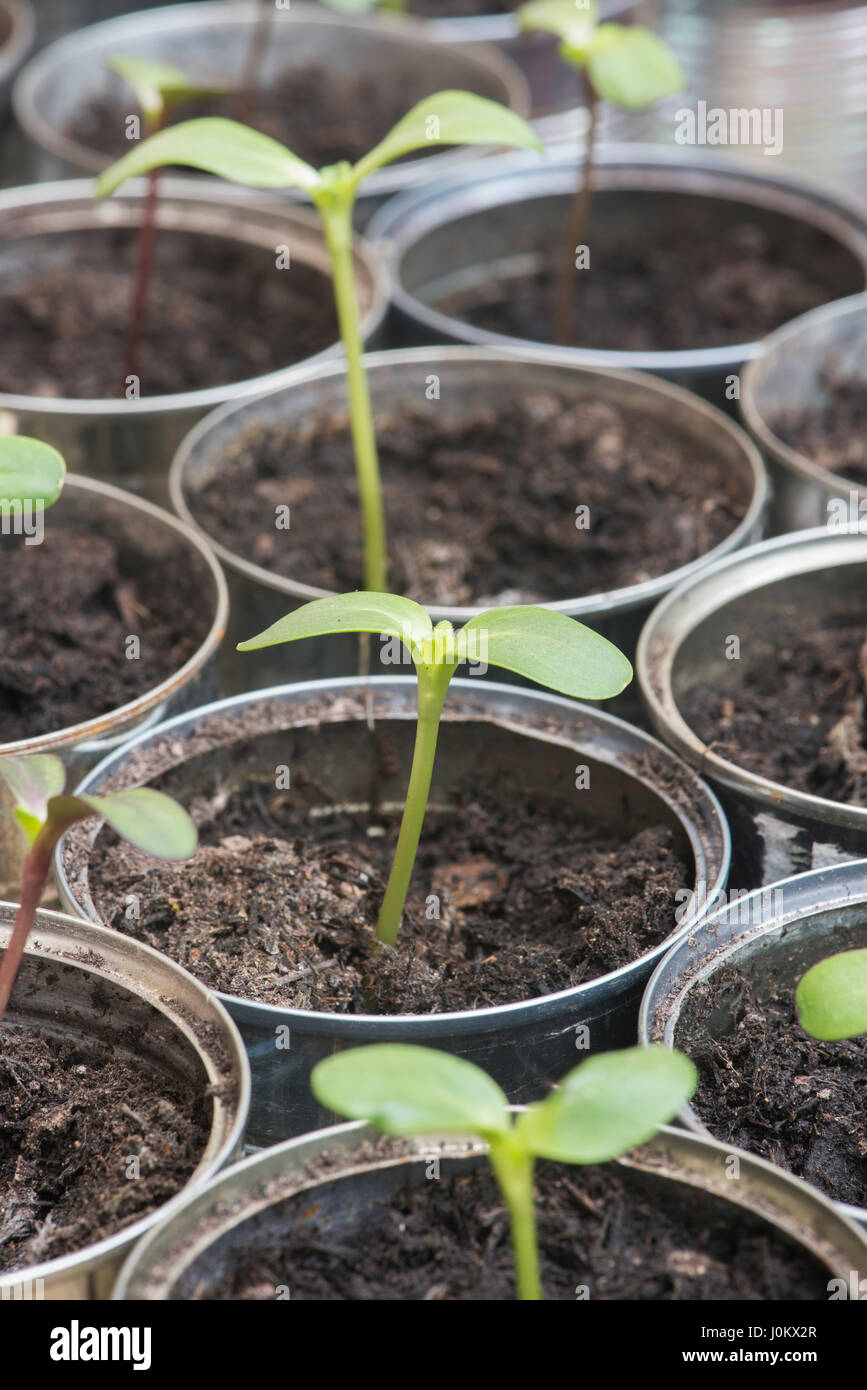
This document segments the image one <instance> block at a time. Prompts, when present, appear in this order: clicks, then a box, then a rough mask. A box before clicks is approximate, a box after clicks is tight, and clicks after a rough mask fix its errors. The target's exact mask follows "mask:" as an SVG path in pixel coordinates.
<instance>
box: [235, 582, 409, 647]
mask: <svg viewBox="0 0 867 1390" xmlns="http://www.w3.org/2000/svg"><path fill="white" fill-rule="evenodd" d="M432 631H433V626H432V624H431V620H430V618H429V617H428V615H427V613H426V612H425V610H424V609H423V608H422V607H421V606H420V604H418V603H414V602H413V601H412V599H409V598H401V597H399V596H398V595H397V594H373V593H366V592H364V591H363V590H362V591H360V592H358V593H354V594H335V595H334V596H333V597H331V598H318V599H314V600H313V602H312V603H305V604H304V605H303V607H301V608H296V610H295V612H294V613H287V615H286V617H285V618H280V619H278V621H277V622H276V623H272V625H271V626H270V627H269V628H266V629H265V631H264V632H260V633H259V635H258V636H257V637H250V638H249V639H248V640H247V641H246V642H239V643H238V651H239V652H250V651H256V650H258V648H259V647H273V646H276V645H277V644H278V643H280V642H294V641H296V640H297V639H298V638H299V637H321V636H323V635H324V634H326V633H330V632H376V633H387V634H388V635H389V636H391V637H401V638H403V640H404V641H405V642H406V643H407V645H408V646H410V647H413V646H415V645H417V644H419V643H421V642H423V641H424V640H425V638H426V637H430V635H431V633H432Z"/></svg>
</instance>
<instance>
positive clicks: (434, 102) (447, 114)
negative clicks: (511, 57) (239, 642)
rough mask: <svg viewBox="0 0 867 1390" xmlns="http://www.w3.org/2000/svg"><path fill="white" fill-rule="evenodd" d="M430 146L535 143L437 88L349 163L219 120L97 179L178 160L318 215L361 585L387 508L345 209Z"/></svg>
mask: <svg viewBox="0 0 867 1390" xmlns="http://www.w3.org/2000/svg"><path fill="white" fill-rule="evenodd" d="M431 145H511V146H521V147H528V148H533V149H539V150H541V148H542V146H541V145H540V143H539V140H538V138H537V136H536V135H535V133H534V132H533V130H532V129H531V128H530V126H529V125H527V123H526V121H524V120H522V119H521V117H520V116H516V115H515V114H514V113H513V112H512V111H508V110H507V109H506V108H505V107H503V106H500V105H499V104H498V103H497V102H495V101H488V100H487V99H485V98H484V97H477V96H473V95H471V94H470V93H467V92H438V93H437V94H436V96H431V97H426V98H425V100H424V101H421V102H419V103H418V105H417V106H414V107H413V108H412V110H411V111H409V112H408V113H407V114H406V115H405V116H404V117H403V119H402V120H400V121H398V123H397V125H396V126H395V127H394V128H393V129H392V130H391V131H390V133H389V134H388V135H386V136H385V138H384V139H383V140H381V141H380V143H379V144H378V145H376V146H374V148H373V149H372V150H371V151H370V152H369V153H368V154H366V155H364V156H363V157H362V158H361V159H360V160H359V161H358V163H357V164H354V165H350V164H348V163H346V162H345V161H344V162H342V163H340V164H331V165H328V166H327V167H325V168H323V169H318V170H317V169H314V168H313V167H312V165H310V164H306V163H305V162H304V160H303V159H299V158H298V157H297V155H294V154H292V153H291V151H290V150H287V149H286V148H285V146H283V145H281V144H280V143H279V142H278V141H276V140H272V139H271V138H270V136H267V135H262V134H260V132H258V131H255V130H250V129H249V128H248V127H247V126H244V125H240V124H239V123H238V122H236V121H229V120H224V119H221V118H219V117H211V118H204V119H202V120H196V121H184V122H182V123H180V124H178V125H175V126H171V127H169V128H168V129H166V130H161V131H159V132H158V133H157V134H156V135H153V136H151V138H150V139H149V140H146V141H145V142H144V143H143V144H141V145H139V146H137V147H136V148H135V149H134V150H131V151H130V152H129V154H127V155H124V157H123V159H121V160H119V161H118V163H117V164H114V165H112V167H111V168H110V169H107V170H106V171H105V173H103V174H102V175H101V176H100V178H99V180H98V182H97V196H98V197H100V198H104V197H106V196H107V195H108V194H110V193H113V192H114V190H115V189H116V188H119V187H120V185H121V184H122V183H124V182H125V181H126V180H127V179H130V178H134V177H136V176H137V175H139V174H144V173H147V172H148V171H149V170H153V169H157V168H159V167H160V166H162V165H165V164H185V165H189V166H190V167H192V168H194V169H200V170H202V171H204V172H205V173H209V174H217V175H218V176H219V177H220V178H224V179H228V180H229V181H230V182H233V183H240V184H247V185H250V186H252V187H254V188H283V189H288V188H300V189H303V191H304V192H305V193H307V194H308V195H309V196H310V198H311V199H312V201H313V203H314V204H315V206H316V207H317V209H318V211H319V215H320V217H321V219H322V225H323V230H324V233H325V240H326V243H327V246H328V251H329V254H330V257H331V268H332V279H333V285H334V298H335V303H336V306H337V318H338V323H339V326H340V336H341V339H342V341H343V347H344V350H345V352H346V364H347V380H348V384H349V404H350V424H351V430H352V441H353V447H354V452H355V466H356V472H357V475H358V492H359V498H360V502H361V517H362V529H363V538H364V585H365V588H367V589H369V590H374V591H383V590H385V589H387V587H388V572H387V550H386V535H385V513H384V509H383V503H382V488H381V485H380V477H379V460H378V457H377V449H376V435H375V431H374V425H373V412H372V408H371V403H370V391H369V388H368V383H367V376H366V373H365V369H364V361H363V344H362V340H361V332H360V328H359V314H358V298H357V293H356V285H355V272H354V266H353V257H352V215H353V209H354V207H355V198H356V194H357V192H358V188H359V186H360V184H361V183H363V181H364V180H365V179H366V178H367V177H368V175H369V174H372V173H374V172H375V171H376V170H377V169H380V168H382V167H383V165H386V164H390V163H392V162H393V161H394V160H395V159H399V158H400V157H401V156H402V155H405V154H409V153H411V152H412V151H413V150H419V149H427V148H430V146H431Z"/></svg>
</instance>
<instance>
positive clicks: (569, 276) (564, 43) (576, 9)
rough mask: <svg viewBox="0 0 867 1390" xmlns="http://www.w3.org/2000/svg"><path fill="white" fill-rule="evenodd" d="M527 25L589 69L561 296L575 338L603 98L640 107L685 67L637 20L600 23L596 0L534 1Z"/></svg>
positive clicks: (676, 80)
mask: <svg viewBox="0 0 867 1390" xmlns="http://www.w3.org/2000/svg"><path fill="white" fill-rule="evenodd" d="M518 22H519V24H520V25H521V28H522V29H526V30H542V31H544V32H546V33H549V34H554V35H555V36H556V37H557V38H558V39H559V40H560V47H559V52H560V56H561V58H562V59H563V61H564V62H565V63H569V64H570V65H571V66H572V67H574V68H576V69H578V70H583V72H584V74H585V76H586V78H587V85H588V88H589V99H588V103H587V106H588V115H589V123H588V128H587V139H586V146H585V154H584V163H583V166H582V171H581V178H580V181H579V184H578V188H577V190H576V192H575V196H574V198H573V199H572V204H571V207H570V209H569V215H568V219H567V224H566V247H565V254H564V256H563V260H562V265H561V270H560V287H559V294H558V298H557V341H558V342H559V343H561V344H563V345H564V346H565V345H567V344H568V343H570V342H571V341H572V327H573V319H574V306H575V284H574V268H575V257H576V255H577V253H578V250H579V248H580V247H582V246H583V245H584V234H585V231H586V227H587V222H588V219H589V216H590V206H591V202H592V198H593V165H594V160H595V146H596V127H597V123H598V122H597V118H598V108H599V103H600V102H601V101H610V102H611V103H612V105H614V106H620V107H624V108H625V109H627V110H630V111H638V110H641V109H643V108H644V107H647V106H652V105H653V103H654V102H656V101H660V100H661V99H662V98H663V97H666V96H671V95H672V94H673V93H674V92H678V91H680V89H681V87H682V86H683V72H682V70H681V67H680V64H679V63H678V61H677V58H676V57H675V56H674V54H673V53H672V51H671V49H670V48H669V47H668V46H667V44H665V43H664V42H663V40H662V39H661V38H659V37H658V35H656V34H654V33H652V32H651V30H649V29H642V28H641V27H640V26H639V25H637V24H630V25H624V24H600V23H599V22H598V10H597V4H596V0H530V3H529V4H527V5H524V6H522V7H521V9H519V10H518Z"/></svg>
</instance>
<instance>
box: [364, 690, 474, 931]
mask: <svg viewBox="0 0 867 1390" xmlns="http://www.w3.org/2000/svg"><path fill="white" fill-rule="evenodd" d="M454 670H455V667H454V666H453V665H448V664H446V665H438V664H431V665H425V664H422V663H419V665H418V722H417V724H416V730H415V748H414V749H413V754H412V770H411V771H410V774H409V786H408V787H407V792H406V801H405V803H404V808H403V819H402V820H401V823H400V833H399V835H398V837H397V849H396V850H395V852H394V863H393V864H392V866H391V873H390V874H389V877H388V886H387V887H386V890H385V897H384V898H383V900H382V908H381V910H380V914H379V920H378V922H377V924H376V939H377V941H378V942H379V943H380V944H381V945H384V946H393V945H394V944H395V942H396V941H397V931H398V927H399V926H400V919H401V917H402V916H403V909H404V904H405V903H406V895H407V892H408V891H409V883H410V879H411V878H412V871H413V868H414V867H415V857H416V854H417V853H418V842H419V837H420V835H421V828H422V824H423V822H424V813H425V811H426V810H427V799H428V793H429V792H430V784H431V777H432V775H433V766H434V756H435V754H436V747H437V735H438V733H439V727H440V715H441V714H442V709H443V701H444V700H445V698H446V692H447V690H448V688H449V681H450V680H451V678H452V675H453V673H454Z"/></svg>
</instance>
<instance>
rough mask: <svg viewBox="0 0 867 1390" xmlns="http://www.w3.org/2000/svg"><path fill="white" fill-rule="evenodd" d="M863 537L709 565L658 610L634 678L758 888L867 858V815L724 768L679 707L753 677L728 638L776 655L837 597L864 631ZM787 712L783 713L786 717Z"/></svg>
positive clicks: (747, 881) (812, 537)
mask: <svg viewBox="0 0 867 1390" xmlns="http://www.w3.org/2000/svg"><path fill="white" fill-rule="evenodd" d="M865 580H867V534H864V535H859V534H858V531H857V529H853V528H849V529H847V530H842V531H839V532H834V531H829V530H825V529H823V530H813V531H799V532H796V533H795V534H794V535H790V536H779V537H777V538H776V539H774V540H770V541H763V542H761V543H760V544H759V545H755V546H751V547H750V548H749V549H747V550H743V551H741V552H740V554H739V555H738V556H736V557H726V558H724V559H722V560H718V561H716V562H715V563H714V564H713V565H709V566H708V567H707V568H706V569H705V570H704V571H703V572H702V573H701V574H699V575H697V576H696V577H695V578H694V579H692V580H689V581H687V583H685V584H681V585H680V586H679V587H678V588H677V589H675V590H674V591H673V592H672V593H671V594H669V595H668V596H667V598H665V599H663V601H662V602H661V603H660V604H659V606H658V607H657V608H656V609H654V611H653V613H652V614H651V616H650V617H649V618H648V620H647V622H646V623H645V626H644V629H643V631H642V633H641V637H640V639H639V642H638V652H637V657H636V672H637V676H638V680H639V682H640V685H641V694H642V696H643V699H644V702H645V705H646V707H647V710H648V713H649V716H650V720H651V723H652V725H653V727H654V728H655V729H656V731H657V733H659V735H660V736H661V737H662V738H663V739H664V741H665V742H666V743H667V744H669V745H670V746H671V747H672V748H675V749H677V751H678V752H679V753H680V754H681V756H682V757H684V758H685V759H686V760H687V762H689V763H692V764H693V765H694V766H695V767H698V768H700V769H701V773H702V776H704V777H706V778H707V779H708V781H709V782H710V783H711V785H712V786H714V787H715V788H716V790H717V791H718V792H719V795H720V798H721V800H722V802H723V805H724V806H725V809H726V812H727V815H728V817H729V820H730V823H731V828H732V836H733V841H734V858H733V863H732V882H733V883H734V884H735V886H736V887H737V888H739V889H751V888H758V887H760V886H762V885H763V884H769V883H775V882H776V881H777V880H778V879H782V878H789V877H790V876H791V875H793V874H796V873H802V872H805V871H806V870H808V869H819V868H826V867H830V866H831V865H833V864H839V863H845V862H847V861H849V860H852V859H860V858H862V857H863V856H864V854H865V853H867V806H857V805H850V804H848V803H845V802H841V801H831V800H828V799H827V798H825V797H820V796H814V795H812V794H810V793H809V792H804V791H799V790H796V789H795V788H792V787H787V786H784V785H783V784H782V783H780V782H774V781H771V780H769V779H768V778H766V777H762V776H760V775H759V774H758V773H754V772H750V771H749V770H748V769H747V768H745V767H742V766H740V765H738V764H735V763H733V762H730V761H728V760H727V759H726V758H723V757H721V756H720V754H719V753H717V752H716V751H715V749H714V748H713V746H709V745H707V744H705V743H704V742H703V740H702V739H701V738H699V736H698V735H697V734H696V732H695V730H694V729H693V728H691V727H690V725H689V724H688V723H687V721H686V719H685V718H684V716H683V714H682V713H681V711H680V708H679V703H678V702H679V701H680V700H682V699H683V697H684V695H685V694H686V693H687V692H688V691H689V690H691V689H692V687H693V686H694V685H696V684H698V683H699V682H701V683H706V682H708V681H714V680H717V681H720V682H721V683H724V685H726V686H728V685H730V683H731V681H732V680H733V679H737V680H740V681H744V680H747V679H748V678H749V664H748V662H747V661H745V660H743V658H741V659H740V660H736V661H735V660H729V658H728V657H727V655H726V652H727V650H728V647H727V639H728V638H730V637H731V636H732V635H736V636H737V639H738V642H739V644H740V650H741V652H742V653H745V654H748V653H749V652H750V651H751V650H752V651H753V652H756V650H757V644H759V643H760V644H761V650H762V652H765V651H767V652H768V654H769V657H770V655H772V652H773V644H774V641H775V639H777V638H778V635H779V634H780V633H781V632H782V631H786V630H789V629H790V630H791V631H792V632H797V631H798V630H800V629H801V628H808V627H809V626H810V624H811V623H813V624H814V625H816V626H818V625H819V624H820V623H821V622H822V621H823V618H824V616H825V615H827V614H830V613H831V612H832V610H833V608H834V606H835V605H836V604H839V602H840V601H841V600H846V601H847V602H851V603H852V605H853V608H854V609H855V610H856V611H857V608H858V606H859V605H860V604H863V607H864V625H865V631H867V583H865ZM782 713H783V712H782V711H781V714H782Z"/></svg>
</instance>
